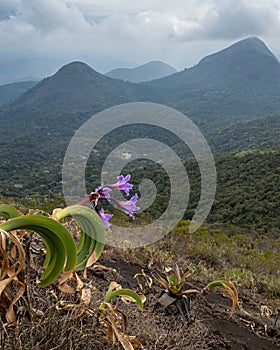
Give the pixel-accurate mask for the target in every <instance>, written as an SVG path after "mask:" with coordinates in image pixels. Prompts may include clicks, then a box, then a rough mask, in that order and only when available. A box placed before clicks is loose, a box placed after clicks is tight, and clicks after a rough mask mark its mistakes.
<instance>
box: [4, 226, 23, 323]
mask: <svg viewBox="0 0 280 350" xmlns="http://www.w3.org/2000/svg"><path fill="white" fill-rule="evenodd" d="M7 239H9V241H10V242H11V243H12V244H13V246H12V247H11V251H10V256H9V255H8V253H7V252H6V247H7ZM0 252H1V257H0V266H1V273H0V299H1V305H2V307H4V309H5V317H6V321H7V324H6V325H9V326H15V325H16V321H17V320H16V315H15V312H14V305H15V304H16V303H17V301H18V300H19V299H20V298H21V297H22V295H23V293H24V291H25V289H26V285H25V283H24V282H22V281H20V280H19V279H18V275H19V273H20V272H21V271H22V270H23V267H24V262H25V251H24V249H23V247H22V245H21V243H20V241H19V239H18V238H17V236H16V235H15V234H13V233H11V232H6V231H3V230H0ZM10 261H11V262H12V264H11V265H10ZM11 282H15V283H16V284H17V285H18V290H17V292H16V294H15V295H14V296H10V295H9V297H7V293H6V292H5V289H6V288H7V287H8V286H9V284H10V283H11Z"/></svg>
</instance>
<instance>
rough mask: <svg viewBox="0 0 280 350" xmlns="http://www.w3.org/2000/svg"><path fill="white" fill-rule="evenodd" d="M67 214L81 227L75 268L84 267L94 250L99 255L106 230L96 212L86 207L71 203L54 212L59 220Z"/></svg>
mask: <svg viewBox="0 0 280 350" xmlns="http://www.w3.org/2000/svg"><path fill="white" fill-rule="evenodd" d="M68 216H72V217H73V218H74V219H75V221H76V222H77V224H78V226H79V227H80V229H81V238H80V242H79V243H78V246H77V251H78V256H77V266H76V270H80V269H83V268H85V266H86V262H87V260H88V258H89V257H90V256H91V254H92V253H93V251H94V250H95V252H96V258H97V259H98V258H99V257H100V255H101V254H102V252H103V249H104V242H105V235H106V231H105V228H104V226H103V223H102V220H101V219H100V217H99V216H98V214H97V213H96V212H95V211H93V210H92V209H90V208H88V207H85V206H82V205H73V206H70V207H67V208H64V209H62V210H60V211H58V212H57V213H56V214H55V217H56V219H57V220H59V221H60V220H62V219H63V218H66V217H68ZM81 240H82V242H81Z"/></svg>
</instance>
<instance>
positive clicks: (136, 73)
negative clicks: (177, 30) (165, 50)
mask: <svg viewBox="0 0 280 350" xmlns="http://www.w3.org/2000/svg"><path fill="white" fill-rule="evenodd" d="M176 72H177V70H176V69H175V68H174V67H172V66H170V65H169V64H166V63H163V62H161V61H152V62H148V63H145V64H143V65H141V66H138V67H135V68H117V69H113V70H111V71H110V72H108V73H106V75H107V76H108V77H110V78H115V79H122V80H125V81H130V82H132V83H140V82H143V81H150V80H154V79H160V78H164V77H165V76H168V75H171V74H173V73H176Z"/></svg>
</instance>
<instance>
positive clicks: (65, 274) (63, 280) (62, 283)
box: [58, 269, 75, 294]
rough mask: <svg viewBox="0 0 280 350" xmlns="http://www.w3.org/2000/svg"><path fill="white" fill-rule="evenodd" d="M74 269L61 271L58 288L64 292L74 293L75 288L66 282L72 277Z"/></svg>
mask: <svg viewBox="0 0 280 350" xmlns="http://www.w3.org/2000/svg"><path fill="white" fill-rule="evenodd" d="M73 273H74V270H73V269H72V270H69V271H62V273H61V275H60V279H59V283H58V288H59V289H60V290H61V291H62V292H63V293H66V294H73V293H75V290H74V288H73V287H71V286H69V285H68V284H67V282H68V281H69V280H70V279H72V277H73Z"/></svg>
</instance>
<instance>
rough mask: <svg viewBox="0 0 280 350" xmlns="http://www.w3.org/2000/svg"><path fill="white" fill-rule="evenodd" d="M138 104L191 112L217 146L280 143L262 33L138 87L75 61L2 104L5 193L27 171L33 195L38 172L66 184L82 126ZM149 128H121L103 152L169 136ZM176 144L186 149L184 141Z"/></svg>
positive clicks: (279, 109) (277, 82) (272, 74)
mask: <svg viewBox="0 0 280 350" xmlns="http://www.w3.org/2000/svg"><path fill="white" fill-rule="evenodd" d="M136 101H147V102H155V103H159V104H164V105H167V106H170V107H173V108H175V109H177V110H178V111H180V112H182V113H184V114H185V115H186V116H188V117H189V118H190V119H192V120H193V122H194V123H195V124H196V125H197V126H198V127H199V128H200V130H201V131H202V132H203V134H204V135H205V137H206V139H207V140H208V142H209V145H210V146H211V147H212V149H213V150H214V151H224V150H231V151H234V150H241V151H242V150H243V149H246V148H250V147H253V148H257V147H258V146H260V147H261V146H265V145H270V146H272V145H275V144H277V143H279V140H280V127H279V119H280V65H279V61H278V60H277V59H276V58H275V56H274V55H273V54H272V53H271V51H270V50H269V49H268V48H267V47H266V45H265V44H264V43H263V42H262V41H261V40H259V39H257V38H248V39H245V40H242V41H240V42H237V43H235V44H233V45H231V46H230V47H228V48H226V49H224V50H221V51H219V52H217V53H215V54H212V55H209V56H207V57H205V58H204V59H202V60H201V61H200V62H199V63H198V64H197V65H196V66H194V67H192V68H190V69H186V70H184V71H182V72H178V73H175V74H172V75H170V76H168V77H164V78H161V79H156V80H153V81H149V82H143V83H137V84H136V83H131V82H128V81H123V80H120V79H113V78H110V77H108V76H105V75H103V74H100V73H98V72H96V71H95V70H94V69H92V68H91V67H90V66H88V65H87V64H85V63H83V62H71V63H69V64H67V65H65V66H63V67H62V68H61V69H59V70H58V71H57V73H55V74H54V75H52V76H50V77H48V78H46V79H43V80H42V81H41V82H39V83H38V84H36V85H35V86H33V87H32V88H31V89H29V90H27V91H25V92H24V93H23V94H21V95H20V96H18V97H17V98H15V99H13V101H11V102H10V103H7V104H3V105H2V106H1V107H0V123H1V131H2V135H1V139H0V145H1V151H2V157H3V159H4V162H2V168H3V169H2V170H3V171H2V172H1V177H2V179H5V184H6V185H5V186H6V187H5V188H4V187H3V189H2V193H5V195H6V194H9V192H10V191H13V193H17V192H18V187H16V188H15V187H13V186H14V184H16V185H18V184H19V183H20V184H21V182H19V181H18V176H19V174H24V186H26V188H27V190H26V191H27V192H25V193H28V191H32V186H33V182H32V181H33V180H32V176H33V175H34V174H35V175H34V176H39V180H38V181H39V186H45V187H47V188H48V190H50V191H52V190H54V189H55V190H56V189H57V188H60V180H59V179H57V178H59V176H58V175H59V172H60V169H61V164H62V159H63V157H64V154H65V151H66V148H67V145H68V144H69V141H70V139H71V137H72V136H73V135H74V133H75V130H77V129H78V128H79V127H80V126H81V125H82V124H83V123H84V122H85V121H86V120H88V119H89V118H90V117H91V116H92V115H94V114H96V113H97V112H100V111H102V110H104V109H106V108H109V107H112V106H114V105H118V104H122V103H127V102H136ZM270 116H273V118H270ZM112 118H113V116H112ZM250 121H252V122H250ZM253 121H256V122H255V123H253ZM264 126H265V128H264ZM144 127H145V126H144ZM144 127H143V126H137V127H135V128H134V129H133V131H128V130H125V129H122V130H121V131H119V130H117V131H116V132H115V134H114V137H113V138H111V139H110V140H109V141H108V140H107V141H106V142H105V143H104V147H103V150H102V152H104V151H105V149H106V150H109V149H110V147H112V145H114V144H115V143H114V142H116V141H119V140H121V136H120V135H123V136H125V137H127V139H131V138H133V137H134V138H139V137H151V138H155V139H157V138H161V140H163V141H164V137H165V136H164V135H163V133H162V131H155V130H152V131H150V133H149V130H148V129H147V128H144ZM254 135H255V137H254ZM271 135H272V136H271ZM249 137H250V139H249ZM111 140H112V141H111ZM229 140H232V142H231V144H233V147H231V144H229V142H228V141H229ZM168 141H169V140H168ZM111 142H112V143H111ZM175 142H176V141H175ZM173 145H175V143H174V144H173ZM172 147H173V146H172ZM174 147H177V148H176V150H177V149H178V151H180V150H179V147H180V145H179V144H177V145H175V146H174ZM30 169H31V170H30ZM30 171H32V172H33V173H32V174H33V175H32V176H30V173H29V172H30ZM45 171H46V173H45ZM51 172H53V174H52V175H53V176H51V175H50V173H51ZM36 174H39V175H36ZM46 174H47V175H46ZM21 178H23V176H22V175H21ZM50 178H52V179H53V180H51V181H53V182H52V183H51V184H50V183H49V181H50ZM54 179H56V180H54ZM3 186H4V185H3Z"/></svg>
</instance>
